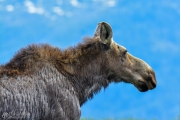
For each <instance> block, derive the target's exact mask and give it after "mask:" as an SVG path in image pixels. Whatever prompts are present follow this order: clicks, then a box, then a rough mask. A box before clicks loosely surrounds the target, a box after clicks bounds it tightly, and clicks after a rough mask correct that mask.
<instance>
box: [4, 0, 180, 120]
mask: <svg viewBox="0 0 180 120" xmlns="http://www.w3.org/2000/svg"><path fill="white" fill-rule="evenodd" d="M101 21H105V22H108V23H109V24H110V25H111V26H112V28H113V38H114V40H115V41H116V42H117V43H118V44H120V45H122V46H124V47H126V48H127V49H128V52H130V53H131V54H132V55H134V56H136V57H138V58H141V59H143V60H144V61H146V62H147V63H148V64H149V65H150V66H151V67H152V68H153V69H154V71H155V73H156V77H157V83H158V84H157V88H156V89H154V90H152V91H148V92H145V93H141V92H139V91H138V90H137V89H136V88H135V87H134V86H133V85H130V84H125V83H119V84H111V85H110V86H109V87H108V88H107V89H105V90H104V89H102V90H101V91H100V93H99V94H97V95H95V96H94V98H93V99H92V100H89V101H88V102H87V103H86V104H84V105H83V106H82V108H81V109H82V118H96V119H99V118H115V119H116V118H129V117H132V118H139V119H146V120H152V119H157V120H176V119H178V118H179V119H180V1H179V0H173V1H172V0H136V1H134V0H128V1H127V0H88V1H87V0H52V1H48V0H0V64H5V63H6V62H8V61H9V60H10V59H11V58H12V57H13V55H14V54H15V53H16V52H17V51H18V50H19V49H20V48H22V47H26V46H27V45H29V44H32V43H37V44H42V43H49V44H51V45H52V46H58V47H59V48H62V49H65V48H67V47H68V46H75V45H76V44H77V43H78V42H81V40H82V39H83V37H86V36H93V34H94V30H95V28H96V25H97V24H98V22H101Z"/></svg>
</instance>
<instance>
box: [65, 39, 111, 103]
mask: <svg viewBox="0 0 180 120" xmlns="http://www.w3.org/2000/svg"><path fill="white" fill-rule="evenodd" d="M87 42H88V43H86V44H84V45H81V46H80V47H79V46H77V47H76V48H74V49H72V50H71V51H65V53H66V57H67V59H65V60H64V61H65V62H66V61H67V60H68V61H69V58H70V57H71V58H73V59H71V61H69V62H71V63H65V62H64V63H63V70H65V74H66V73H67V74H66V76H67V77H69V80H70V82H71V83H72V84H73V86H74V88H75V90H76V92H77V94H78V97H79V101H80V105H82V104H83V103H85V102H86V101H87V100H88V99H91V98H92V97H93V95H94V94H96V93H97V92H99V91H100V89H101V88H102V87H104V88H105V87H107V85H108V84H109V81H108V80H107V78H108V73H109V70H108V67H107V61H106V60H107V59H106V55H105V52H104V48H103V47H102V44H101V43H100V42H97V41H96V42H92V43H91V42H89V41H87ZM78 47H79V48H78ZM84 51H85V52H84ZM68 52H70V53H75V54H74V56H72V55H71V56H69V57H68V54H67V53H68ZM76 53H77V54H76Z"/></svg>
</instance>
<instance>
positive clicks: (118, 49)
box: [111, 39, 127, 51]
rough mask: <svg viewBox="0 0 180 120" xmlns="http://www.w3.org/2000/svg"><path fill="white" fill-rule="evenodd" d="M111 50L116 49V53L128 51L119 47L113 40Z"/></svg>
mask: <svg viewBox="0 0 180 120" xmlns="http://www.w3.org/2000/svg"><path fill="white" fill-rule="evenodd" d="M111 48H114V49H115V50H116V51H121V50H122V51H126V50H127V49H126V48H125V47H124V46H121V45H119V44H118V43H116V42H115V41H114V40H113V39H112V43H111Z"/></svg>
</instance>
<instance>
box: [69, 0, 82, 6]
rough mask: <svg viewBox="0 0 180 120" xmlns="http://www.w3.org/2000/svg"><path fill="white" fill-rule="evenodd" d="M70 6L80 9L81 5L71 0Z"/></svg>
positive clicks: (75, 0)
mask: <svg viewBox="0 0 180 120" xmlns="http://www.w3.org/2000/svg"><path fill="white" fill-rule="evenodd" d="M70 4H71V5H72V6H74V7H79V6H80V3H79V2H78V1H77V0H70Z"/></svg>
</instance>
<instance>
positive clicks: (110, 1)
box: [93, 0, 116, 7]
mask: <svg viewBox="0 0 180 120" xmlns="http://www.w3.org/2000/svg"><path fill="white" fill-rule="evenodd" d="M93 1H94V2H99V3H100V4H104V5H105V6H108V7H114V6H115V5H116V0H93Z"/></svg>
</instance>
